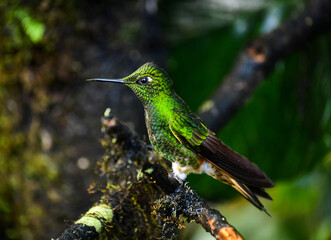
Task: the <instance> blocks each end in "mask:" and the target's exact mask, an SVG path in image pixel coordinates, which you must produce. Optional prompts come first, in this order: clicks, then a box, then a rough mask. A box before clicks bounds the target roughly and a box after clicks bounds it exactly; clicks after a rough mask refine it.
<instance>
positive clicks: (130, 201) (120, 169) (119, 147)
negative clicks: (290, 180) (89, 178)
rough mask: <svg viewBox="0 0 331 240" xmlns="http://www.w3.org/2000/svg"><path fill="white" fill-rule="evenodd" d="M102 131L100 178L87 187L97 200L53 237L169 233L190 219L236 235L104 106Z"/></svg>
mask: <svg viewBox="0 0 331 240" xmlns="http://www.w3.org/2000/svg"><path fill="white" fill-rule="evenodd" d="M102 131H103V133H104V137H103V138H102V140H101V144H102V145H103V147H104V149H105V151H106V153H105V155H104V157H103V159H101V160H100V161H99V162H98V167H99V172H100V176H103V177H105V178H106V184H104V185H103V186H97V185H96V184H93V185H91V187H90V189H89V191H90V192H96V191H100V192H102V194H103V195H102V197H101V200H100V202H99V203H97V204H96V205H95V206H94V207H92V208H91V209H90V210H89V211H88V212H87V213H86V214H85V215H84V216H83V217H82V218H80V219H79V220H78V221H76V222H75V223H74V224H73V225H71V226H70V227H69V228H68V229H66V230H65V231H64V233H63V234H62V235H61V237H59V238H58V239H60V240H63V239H97V238H99V239H100V238H102V239H174V238H176V236H177V232H178V229H181V228H184V227H185V225H184V223H186V222H191V221H195V222H197V223H199V224H201V226H202V227H203V228H204V229H205V230H206V231H208V232H210V233H211V234H212V235H213V236H214V237H215V238H216V239H239V240H241V239H242V237H241V236H240V234H239V233H238V232H237V231H236V229H235V228H234V227H232V226H231V225H230V224H229V223H228V222H227V221H226V219H225V218H224V216H222V215H221V214H220V213H219V212H218V211H217V210H215V209H212V208H210V207H209V206H208V204H207V203H206V201H204V200H203V199H202V198H201V197H200V196H198V194H197V193H196V192H194V191H192V190H191V188H190V187H189V186H188V185H187V183H186V182H184V183H180V182H178V180H177V179H176V178H174V177H173V176H172V174H168V171H167V170H166V169H168V170H169V166H168V164H167V163H166V162H164V160H163V159H162V157H161V156H159V155H157V154H156V153H155V152H154V151H153V149H152V148H151V146H150V145H148V144H146V143H145V142H143V141H141V140H139V139H138V137H137V136H136V135H135V134H134V133H133V132H132V131H131V130H130V129H129V128H128V127H126V126H125V125H123V124H122V123H120V122H119V121H118V120H117V119H116V118H114V117H113V116H110V115H109V111H107V115H106V116H105V117H104V118H103V130H102Z"/></svg>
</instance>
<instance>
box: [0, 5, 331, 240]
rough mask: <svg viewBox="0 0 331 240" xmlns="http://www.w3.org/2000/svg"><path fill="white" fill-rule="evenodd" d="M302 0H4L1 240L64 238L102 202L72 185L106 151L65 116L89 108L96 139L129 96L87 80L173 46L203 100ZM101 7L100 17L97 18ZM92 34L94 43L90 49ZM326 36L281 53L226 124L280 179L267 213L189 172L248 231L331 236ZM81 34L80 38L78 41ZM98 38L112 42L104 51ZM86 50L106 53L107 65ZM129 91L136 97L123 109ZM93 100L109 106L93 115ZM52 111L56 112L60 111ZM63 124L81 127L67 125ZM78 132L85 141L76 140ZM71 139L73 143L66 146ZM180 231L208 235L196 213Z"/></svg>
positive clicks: (88, 176) (185, 88)
mask: <svg viewBox="0 0 331 240" xmlns="http://www.w3.org/2000/svg"><path fill="white" fill-rule="evenodd" d="M304 4H305V2H304V1H301V0H298V1H295V0H292V1H284V0H273V1H262V0H250V1H247V0H246V1H245V0H235V1H233V0H218V1H211V0H209V1H202V0H184V1H175V0H168V1H165V0H164V1H158V2H155V1H152V0H146V1H128V2H127V3H126V4H124V3H120V1H100V3H97V2H96V3H94V5H93V8H91V9H89V7H91V3H88V1H81V2H75V1H72V2H70V3H68V2H66V1H54V2H51V1H31V2H29V1H28V2H26V1H22V2H21V1H9V0H8V1H1V3H0V10H1V12H0V13H1V14H0V24H1V27H2V33H1V39H0V44H1V46H0V53H1V55H0V100H1V101H0V179H1V181H0V216H1V218H0V224H1V225H0V228H1V230H0V237H1V239H43V238H45V237H47V238H50V237H56V236H57V235H58V234H59V233H61V231H63V229H64V228H65V223H64V222H63V221H64V220H65V219H66V218H68V219H69V222H70V220H71V219H72V220H75V219H76V218H77V217H78V216H79V213H82V212H83V211H84V210H86V207H88V206H89V205H90V204H91V203H93V197H91V196H88V198H89V199H90V200H85V201H87V202H86V203H84V204H83V203H80V200H81V198H83V197H80V195H77V192H75V191H77V190H76V188H77V186H76V185H75V184H77V182H86V184H85V185H79V186H78V187H79V188H80V189H81V191H80V193H79V194H85V193H84V192H86V188H87V187H88V185H89V184H90V183H92V181H93V180H92V179H94V178H95V177H93V176H94V175H93V174H94V173H93V168H94V165H93V164H94V160H96V159H98V156H100V155H101V154H102V152H101V150H100V149H97V150H95V152H93V151H92V150H91V151H92V153H91V151H90V155H91V156H88V157H86V156H87V155H88V154H89V153H86V154H85V155H84V154H82V153H81V152H83V151H84V149H85V148H84V145H82V144H81V141H83V140H82V139H84V138H87V137H86V136H87V135H88V133H86V132H84V131H83V130H82V128H79V127H78V128H77V129H76V128H70V126H71V125H70V123H71V121H72V119H74V120H75V121H74V124H73V125H74V126H77V125H79V124H80V122H84V121H90V120H86V119H87V118H88V117H87V116H86V115H88V116H89V117H90V118H93V119H95V120H94V122H93V123H92V124H91V125H90V128H92V129H94V133H93V134H90V135H91V136H92V137H91V136H90V139H89V141H90V142H94V143H93V144H92V146H95V148H97V146H98V136H99V135H98V133H95V132H98V131H99V128H100V124H99V122H98V121H99V119H100V117H101V116H102V111H103V110H104V109H105V107H106V106H108V105H107V104H108V103H107V102H108V100H109V101H112V104H111V107H112V109H114V111H115V113H116V108H117V109H121V108H122V109H124V108H125V109H129V110H130V106H131V105H130V104H131V102H130V101H131V98H132V95H131V93H130V92H127V91H126V90H121V89H118V88H115V90H111V91H115V92H112V94H110V95H111V96H110V95H102V96H103V98H104V99H103V98H102V100H101V97H99V98H98V96H96V95H98V94H100V92H101V91H102V90H101V89H100V88H97V89H95V90H93V91H94V92H93V91H92V90H90V89H86V88H85V87H84V84H85V83H82V81H83V79H85V78H87V77H91V76H93V77H94V76H96V74H98V76H100V75H101V74H104V75H106V76H108V77H110V76H114V75H116V76H117V75H118V76H121V75H125V74H127V73H129V72H130V71H132V70H134V69H133V66H134V67H137V66H139V65H140V64H141V63H143V62H144V61H147V60H148V61H151V60H153V61H155V62H156V63H159V61H162V60H159V59H160V58H159V55H157V54H155V55H153V53H154V52H156V51H158V50H155V49H158V47H159V48H164V49H165V52H166V54H164V56H163V57H161V59H164V62H165V67H166V69H167V70H168V72H169V74H170V76H171V77H172V79H173V81H174V87H175V89H176V91H177V93H178V94H179V95H180V96H181V97H182V98H183V99H184V100H185V101H186V102H187V103H188V105H189V106H191V108H192V110H194V111H198V109H199V107H200V106H201V105H202V103H203V102H204V101H205V100H207V99H208V97H209V96H210V95H211V94H212V93H213V91H214V90H215V88H216V87H217V86H218V85H219V84H220V82H221V80H222V79H223V78H224V77H225V76H226V74H227V73H229V71H230V70H231V68H232V66H233V64H234V62H235V59H236V57H237V55H238V54H239V52H240V51H241V50H242V49H243V48H244V46H245V44H246V43H247V42H249V41H250V40H252V39H254V38H255V37H258V36H260V35H262V34H265V33H266V32H268V31H271V30H272V29H274V28H276V27H277V26H279V24H281V23H282V22H283V21H284V20H286V19H288V18H289V17H290V14H291V13H293V12H295V11H300V9H302V7H303V6H304ZM100 9H102V10H100ZM105 9H106V10H105ZM146 11H147V12H152V13H153V14H155V12H156V13H157V18H152V19H147V20H146V19H144V20H142V18H143V17H142V16H144V15H143V14H141V13H142V12H143V13H146ZM89 13H90V14H91V16H89ZM133 13H134V14H133ZM132 14H133V15H132ZM101 16H102V17H103V18H104V19H105V22H102V21H101V23H100V22H98V21H99V20H100V19H101ZM114 16H115V17H114ZM129 16H130V17H132V19H130V17H129ZM94 18H95V19H98V21H97V20H95V21H94ZM137 19H138V20H137ZM155 19H157V21H158V24H159V25H158V27H159V28H160V29H161V30H162V34H161V36H162V37H161V38H162V41H160V42H162V44H164V45H162V46H156V47H155V46H154V47H153V48H152V47H146V46H145V45H144V38H145V37H146V35H145V34H147V33H148V30H146V29H145V28H148V26H149V25H148V24H149V22H148V21H154V20H155ZM155 21H156V20H155ZM102 23H105V24H108V25H107V28H106V27H105V28H106V30H107V29H108V28H109V29H108V30H109V31H111V30H112V29H116V31H112V32H111V33H109V34H107V35H105V36H104V37H103V34H106V32H102V31H101V32H100V31H98V30H99V29H100V25H103V24H102ZM68 26H69V27H68ZM70 26H72V27H70ZM115 26H116V27H115ZM94 27H95V29H94ZM86 29H87V30H86ZM75 36H77V39H85V40H79V41H78V42H75V41H72V39H75ZM91 42H92V43H93V44H94V45H93V46H94V48H92V49H90V48H88V46H91V45H92V43H91ZM330 43H331V35H330V34H326V35H323V36H320V37H318V38H317V39H316V40H314V41H313V42H309V43H307V44H306V46H305V48H304V50H302V51H300V52H297V53H295V54H293V55H291V56H289V57H287V58H286V59H284V60H283V61H280V62H279V63H277V65H276V67H275V69H274V71H273V72H272V74H271V75H270V76H268V78H267V79H266V80H265V81H264V82H262V83H261V84H260V86H259V87H258V89H257V90H256V91H255V93H254V94H253V95H252V97H251V99H250V100H249V102H248V103H247V104H246V105H245V106H244V107H243V108H242V109H241V110H240V111H239V112H238V114H236V115H235V116H234V117H233V118H232V119H231V121H230V122H229V123H228V124H227V125H226V127H225V128H224V129H222V130H221V131H220V132H219V133H218V136H219V137H220V138H221V139H222V140H223V141H224V142H225V143H226V144H227V145H229V146H231V148H233V149H234V150H236V151H238V152H239V153H241V154H242V155H244V156H246V157H247V158H248V159H250V160H251V161H253V162H255V163H256V164H258V165H259V166H260V168H261V169H263V171H265V172H266V173H267V175H268V176H269V177H270V178H271V179H272V180H273V181H274V182H275V184H276V187H275V188H273V189H270V190H269V191H268V192H269V193H270V195H271V196H272V197H273V199H274V201H273V202H267V201H264V202H263V203H264V204H265V205H266V209H267V210H268V211H269V213H270V214H271V215H272V217H271V218H269V217H268V216H266V215H265V214H264V213H262V212H259V211H257V210H256V209H255V208H254V207H253V206H251V205H250V204H249V203H248V202H247V201H245V200H244V199H242V198H241V197H240V196H238V194H237V193H236V192H235V191H234V190H232V189H231V188H230V187H228V186H226V185H224V184H222V183H219V182H217V181H215V180H213V179H211V178H210V177H208V176H204V175H190V176H189V178H188V181H189V183H190V186H191V187H192V188H193V189H194V190H196V191H197V192H198V193H199V194H200V195H201V196H202V197H204V198H205V199H207V200H209V201H210V202H211V204H213V206H215V207H216V208H217V209H219V210H220V212H221V213H223V214H224V215H225V216H226V217H227V219H228V221H229V222H230V223H231V224H232V225H233V226H235V227H236V228H237V229H238V230H239V232H240V233H241V234H242V235H243V236H245V237H246V239H312V240H313V239H314V240H315V239H316V240H324V239H325V240H326V239H331V201H330V199H331V188H330V183H331V175H330V172H331V47H330ZM75 45H77V46H79V47H77V46H76V50H77V51H73V52H72V49H75ZM100 46H105V49H107V52H106V53H102V52H98V50H100V49H98V48H97V47H100ZM164 46H166V47H164ZM101 49H102V48H101ZM106 54H109V56H105V55H106ZM81 56H83V57H81ZM153 56H154V57H155V58H154V57H153ZM68 59H69V60H68ZM84 59H97V61H95V62H96V63H95V65H98V67H95V68H93V67H94V65H93V63H92V62H93V61H92V60H90V61H88V60H84ZM126 59H129V60H126ZM63 62H64V63H63ZM61 63H63V64H62V65H61ZM101 63H103V64H104V66H103V65H102V64H101ZM47 64H48V65H47ZM123 65H124V66H125V67H124V66H123ZM122 68H123V70H122ZM124 68H125V70H124ZM91 69H92V70H91ZM105 69H107V70H105ZM108 69H111V70H109V72H108ZM99 74H100V75H99ZM116 76H115V77H116ZM106 90H108V89H106ZM89 91H92V92H89ZM116 94H118V95H119V96H118V97H117V98H116V99H115V100H114V99H112V98H115V95H116ZM69 95H70V97H72V98H74V99H75V100H68V101H69V102H70V104H71V105H70V104H68V101H66V99H67V98H69V97H68V96H69ZM91 96H92V97H91ZM116 96H117V95H116ZM70 99H71V98H70ZM98 101H99V102H98ZM101 101H104V102H105V103H103V105H102V104H101V103H100V102H101ZM132 101H133V102H135V101H137V99H135V98H134V97H133V98H132ZM123 102H128V103H127V104H128V105H127V107H123V104H125V103H123ZM89 104H91V105H92V107H89ZM96 105H100V110H98V112H93V114H91V111H92V110H91V109H92V108H94V106H96ZM77 106H78V108H77ZM131 107H132V106H131ZM62 108H66V110H65V111H63V112H64V114H58V112H61V111H62ZM129 110H128V111H127V112H126V111H124V112H125V114H124V113H123V115H122V116H121V117H122V118H121V119H123V120H124V121H129V120H128V119H131V118H137V119H138V120H132V121H133V123H132V125H131V126H133V127H134V128H135V129H136V131H137V132H138V133H140V134H141V135H146V132H145V129H144V126H143V121H142V120H141V119H142V112H140V113H139V114H137V115H139V116H136V115H133V116H132V115H130V114H132V113H130V111H129ZM118 111H119V110H118ZM132 111H133V110H132ZM85 112H86V113H85ZM122 112H123V111H122ZM56 114H58V115H56ZM68 115H70V116H71V117H72V118H69V117H68ZM115 115H116V114H115ZM140 115H141V116H140ZM49 116H52V118H51V117H49ZM53 116H57V117H55V121H54V122H55V123H54V122H52V120H54V118H53ZM91 121H92V120H91ZM135 121H136V122H135ZM59 123H60V124H59ZM87 124H88V123H87ZM98 124H99V125H98ZM129 124H130V122H129ZM68 126H69V127H68ZM83 127H86V125H84V126H83ZM67 128H70V129H71V131H73V132H70V134H71V135H70V134H69V133H68V131H69V130H68V129H67ZM59 129H61V130H60V131H62V129H65V130H63V131H64V133H65V134H64V137H63V136H61V137H63V138H66V139H65V140H67V141H68V142H65V143H64V142H63V141H62V138H61V137H58V136H57V135H56V134H57V131H59ZM49 135H50V136H49ZM69 135H70V136H69ZM67 136H69V137H67ZM75 136H78V137H79V139H78V140H74V141H73V140H72V139H75ZM50 139H51V140H50ZM68 139H69V140H68ZM49 141H51V142H49ZM52 143H53V144H52ZM71 144H72V148H71V149H69V150H68V151H63V150H62V148H61V147H62V146H64V145H71ZM49 145H50V146H49ZM82 158H84V159H85V160H88V163H89V165H88V166H87V167H82V166H81V165H80V164H79V163H82ZM77 159H78V160H77ZM83 162H84V161H83ZM85 162H86V161H85ZM82 192H83V193H82ZM73 196H74V197H73ZM77 196H78V197H77ZM72 199H74V200H72ZM95 199H97V198H96V197H95V198H94V200H95ZM59 209H62V210H59ZM61 211H62V212H61ZM50 234H51V235H50ZM182 234H183V235H182V238H186V239H211V237H210V235H209V234H208V233H205V232H204V230H203V229H202V228H201V227H200V226H197V225H195V224H190V225H189V226H188V228H187V229H186V230H185V231H184V232H183V233H182Z"/></svg>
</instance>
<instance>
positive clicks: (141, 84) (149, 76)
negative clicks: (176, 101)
mask: <svg viewBox="0 0 331 240" xmlns="http://www.w3.org/2000/svg"><path fill="white" fill-rule="evenodd" d="M88 80H89V81H100V82H114V83H122V84H124V85H126V86H128V87H129V88H131V89H132V91H133V92H134V93H135V94H136V95H137V97H138V98H139V99H140V100H141V101H142V103H143V104H145V103H149V102H151V101H153V99H155V98H156V97H158V96H160V95H161V94H162V95H163V96H164V94H165V95H170V94H172V93H173V88H172V80H171V79H170V77H169V76H168V74H167V73H166V72H165V71H164V70H163V69H161V68H159V67H158V66H157V65H156V64H154V63H152V62H148V63H145V64H144V65H142V66H141V67H140V68H138V69H137V70H136V71H135V72H133V73H132V74H130V75H129V76H127V77H124V78H121V79H103V78H93V79H88Z"/></svg>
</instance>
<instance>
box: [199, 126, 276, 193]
mask: <svg viewBox="0 0 331 240" xmlns="http://www.w3.org/2000/svg"><path fill="white" fill-rule="evenodd" d="M196 150H197V152H198V154H199V155H201V156H203V157H205V158H206V159H208V160H209V161H210V162H211V163H212V164H214V165H215V166H217V167H219V168H220V169H222V170H223V171H225V172H226V173H228V174H229V175H231V176H232V177H234V178H236V179H238V180H240V181H242V182H244V183H246V184H248V185H251V186H256V187H262V188H269V187H273V186H274V184H273V183H272V181H271V180H270V179H269V178H268V177H267V176H266V175H265V173H264V172H262V171H261V170H260V168H259V167H258V166H256V165H255V164H254V163H251V162H250V161H249V160H248V159H247V158H245V157H243V156H241V155H240V154H238V153H236V152H235V151H233V150H232V149H231V148H229V147H228V146H226V145H225V144H224V143H223V142H222V141H221V140H219V139H218V138H217V137H216V136H215V134H214V133H213V132H211V131H210V134H209V135H208V137H207V138H206V139H205V140H204V141H203V142H202V144H201V145H200V147H199V149H196ZM264 197H266V198H268V197H267V196H264Z"/></svg>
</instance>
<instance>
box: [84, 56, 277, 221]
mask: <svg viewBox="0 0 331 240" xmlns="http://www.w3.org/2000/svg"><path fill="white" fill-rule="evenodd" d="M89 81H101V82H113V83H121V84H124V85H126V86H128V87H129V88H130V89H131V90H132V91H133V92H134V93H135V94H136V95H137V97H138V98H139V99H140V101H141V102H142V104H143V106H144V110H145V121H146V127H147V131H148V136H149V139H150V142H151V144H152V146H153V147H154V148H155V150H156V151H157V152H158V153H159V154H163V156H164V157H165V158H167V159H168V160H170V161H171V162H172V169H173V172H174V174H175V176H176V177H178V178H180V179H183V180H184V179H185V178H186V176H187V174H188V173H192V172H193V173H206V174H208V175H209V176H211V177H213V178H215V179H217V180H220V181H222V182H224V183H226V184H229V185H231V186H232V187H233V188H234V189H236V190H237V191H238V192H239V193H240V194H241V195H242V196H243V197H245V198H246V199H247V200H248V201H250V202H251V203H252V204H253V205H254V206H256V207H257V208H258V209H260V210H263V211H265V212H266V213H267V211H266V209H265V208H264V206H263V205H262V203H261V202H260V200H259V199H258V196H259V197H263V198H266V199H269V200H272V198H271V197H270V195H269V194H268V193H267V192H266V191H265V188H271V187H273V186H274V184H273V182H272V181H271V180H270V179H269V178H268V177H267V176H266V174H265V173H264V172H262V171H261V170H260V168H259V167H258V166H257V165H255V164H254V163H251V162H250V161H249V160H248V159H247V158H245V157H243V156H241V155H240V154H238V153H237V152H235V151H233V150H232V149H231V148H230V147H228V146H227V145H225V144H224V143H223V142H222V141H221V140H219V139H218V138H217V136H216V134H215V133H214V132H212V131H211V130H209V129H208V127H207V126H206V125H205V124H204V123H203V122H202V120H201V119H200V118H199V117H197V116H196V115H195V114H193V113H192V111H191V110H190V108H189V107H188V106H187V104H186V103H185V102H184V101H183V99H181V98H180V97H179V96H178V95H177V94H176V93H175V91H174V88H173V82H172V80H171V78H170V77H169V75H168V74H167V73H166V72H165V71H164V70H163V69H161V68H159V67H158V66H157V65H155V64H154V63H146V64H144V65H143V66H141V67H140V68H138V69H137V70H136V71H135V72H133V73H132V74H131V75H129V76H127V77H124V78H121V79H104V78H93V79H89ZM267 214H268V213H267ZM268 215H269V214H268Z"/></svg>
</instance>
